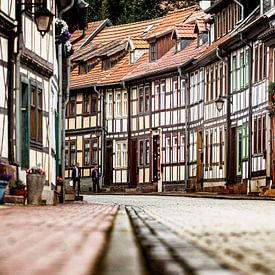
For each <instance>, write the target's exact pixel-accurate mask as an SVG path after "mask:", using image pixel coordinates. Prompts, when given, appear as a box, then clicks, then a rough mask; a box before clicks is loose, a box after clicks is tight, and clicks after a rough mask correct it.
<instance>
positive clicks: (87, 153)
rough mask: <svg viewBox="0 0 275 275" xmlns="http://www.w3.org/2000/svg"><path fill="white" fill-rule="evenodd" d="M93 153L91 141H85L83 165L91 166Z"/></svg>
mask: <svg viewBox="0 0 275 275" xmlns="http://www.w3.org/2000/svg"><path fill="white" fill-rule="evenodd" d="M90 156H91V153H90V140H84V160H83V164H84V165H85V166H87V165H90V163H91V159H90Z"/></svg>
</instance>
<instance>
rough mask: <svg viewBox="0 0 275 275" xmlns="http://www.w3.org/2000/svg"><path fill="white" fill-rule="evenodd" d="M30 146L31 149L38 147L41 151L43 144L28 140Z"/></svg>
mask: <svg viewBox="0 0 275 275" xmlns="http://www.w3.org/2000/svg"><path fill="white" fill-rule="evenodd" d="M30 148H31V149H32V148H33V149H38V150H41V151H42V149H43V145H42V143H40V142H36V141H33V140H31V142H30Z"/></svg>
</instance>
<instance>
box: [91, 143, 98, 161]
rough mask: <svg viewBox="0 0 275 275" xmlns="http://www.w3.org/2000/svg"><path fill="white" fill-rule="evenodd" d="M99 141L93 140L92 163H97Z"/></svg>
mask: <svg viewBox="0 0 275 275" xmlns="http://www.w3.org/2000/svg"><path fill="white" fill-rule="evenodd" d="M97 144H98V143H97V141H95V140H94V141H93V140H92V157H91V159H92V164H97V155H98V148H97V147H98V146H97Z"/></svg>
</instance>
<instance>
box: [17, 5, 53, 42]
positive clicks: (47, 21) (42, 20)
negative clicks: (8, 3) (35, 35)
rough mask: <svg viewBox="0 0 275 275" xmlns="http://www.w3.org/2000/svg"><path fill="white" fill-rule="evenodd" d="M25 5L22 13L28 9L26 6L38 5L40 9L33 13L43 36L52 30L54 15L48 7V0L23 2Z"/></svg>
mask: <svg viewBox="0 0 275 275" xmlns="http://www.w3.org/2000/svg"><path fill="white" fill-rule="evenodd" d="M21 5H24V6H25V9H23V10H21V14H22V13H23V12H24V11H26V8H33V7H38V9H37V10H36V11H35V12H34V13H32V15H34V22H35V24H36V27H37V30H38V31H39V32H40V34H41V35H42V37H44V36H45V34H46V33H47V32H48V31H49V30H50V27H51V24H52V21H53V17H54V15H53V14H52V13H51V12H50V11H49V10H48V9H47V3H46V1H43V3H42V4H41V3H35V4H32V3H26V2H25V3H21Z"/></svg>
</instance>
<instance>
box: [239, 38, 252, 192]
mask: <svg viewBox="0 0 275 275" xmlns="http://www.w3.org/2000/svg"><path fill="white" fill-rule="evenodd" d="M240 40H241V41H242V42H243V43H244V44H245V45H247V46H248V47H249V77H248V83H249V86H248V89H249V91H248V186H247V187H248V188H247V192H248V193H251V175H252V64H253V54H252V52H253V51H252V50H253V47H252V45H251V44H250V43H248V42H247V41H246V40H245V39H244V38H243V33H240Z"/></svg>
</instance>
